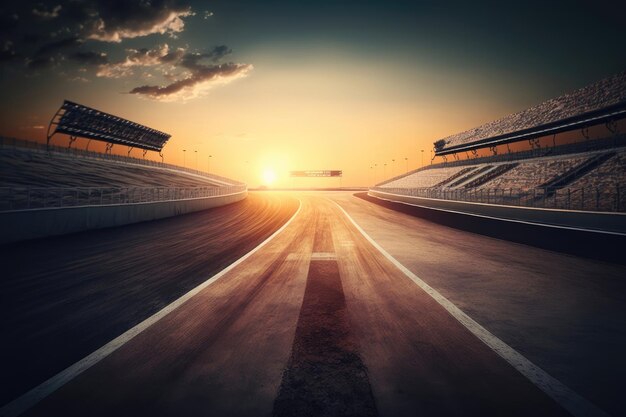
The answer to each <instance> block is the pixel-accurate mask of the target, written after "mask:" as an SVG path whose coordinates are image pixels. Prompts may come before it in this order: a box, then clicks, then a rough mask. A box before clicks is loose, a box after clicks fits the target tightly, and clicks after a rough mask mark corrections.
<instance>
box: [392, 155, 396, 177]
mask: <svg viewBox="0 0 626 417" xmlns="http://www.w3.org/2000/svg"><path fill="white" fill-rule="evenodd" d="M395 175H396V160H395V159H392V160H391V176H392V177H395Z"/></svg>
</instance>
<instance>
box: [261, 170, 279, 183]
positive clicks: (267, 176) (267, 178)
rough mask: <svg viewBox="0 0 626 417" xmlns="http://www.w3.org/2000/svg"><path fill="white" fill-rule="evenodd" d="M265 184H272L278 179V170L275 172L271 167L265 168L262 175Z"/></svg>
mask: <svg viewBox="0 0 626 417" xmlns="http://www.w3.org/2000/svg"><path fill="white" fill-rule="evenodd" d="M262 180H263V185H267V186H270V185H272V184H273V183H274V181H276V172H274V170H273V169H271V168H266V169H264V170H263V175H262Z"/></svg>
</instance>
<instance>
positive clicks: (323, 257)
mask: <svg viewBox="0 0 626 417" xmlns="http://www.w3.org/2000/svg"><path fill="white" fill-rule="evenodd" d="M335 259H337V255H335V253H334V252H313V253H311V260H312V261H334V260H335Z"/></svg>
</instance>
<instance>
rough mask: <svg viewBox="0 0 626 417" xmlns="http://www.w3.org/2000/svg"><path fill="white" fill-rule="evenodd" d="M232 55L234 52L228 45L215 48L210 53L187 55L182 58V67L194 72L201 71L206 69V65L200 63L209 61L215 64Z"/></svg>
mask: <svg viewBox="0 0 626 417" xmlns="http://www.w3.org/2000/svg"><path fill="white" fill-rule="evenodd" d="M231 53H232V50H231V49H230V48H229V47H227V46H226V45H220V46H216V47H215V48H213V49H212V50H211V51H210V52H206V53H189V54H185V55H184V56H183V57H182V60H181V63H180V65H181V66H182V67H184V68H187V69H190V70H192V71H196V70H200V71H201V70H202V68H204V67H205V65H202V64H199V61H201V60H203V59H208V60H211V61H213V62H217V61H219V60H221V59H222V58H224V57H225V56H227V55H229V54H231Z"/></svg>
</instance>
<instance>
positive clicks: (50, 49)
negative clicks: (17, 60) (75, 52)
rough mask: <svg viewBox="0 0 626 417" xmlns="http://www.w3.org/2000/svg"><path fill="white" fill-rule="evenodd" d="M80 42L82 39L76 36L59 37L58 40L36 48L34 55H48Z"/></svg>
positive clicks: (77, 44)
mask: <svg viewBox="0 0 626 417" xmlns="http://www.w3.org/2000/svg"><path fill="white" fill-rule="evenodd" d="M82 42H83V41H82V40H81V39H80V38H78V37H76V36H72V37H69V38H63V39H59V40H58V41H52V42H48V43H46V44H44V45H42V46H41V47H40V48H39V49H38V50H37V52H36V53H35V56H38V57H42V56H49V55H52V54H54V53H56V52H59V51H62V50H64V49H68V48H72V47H75V46H79V45H80V44H81V43H82Z"/></svg>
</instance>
